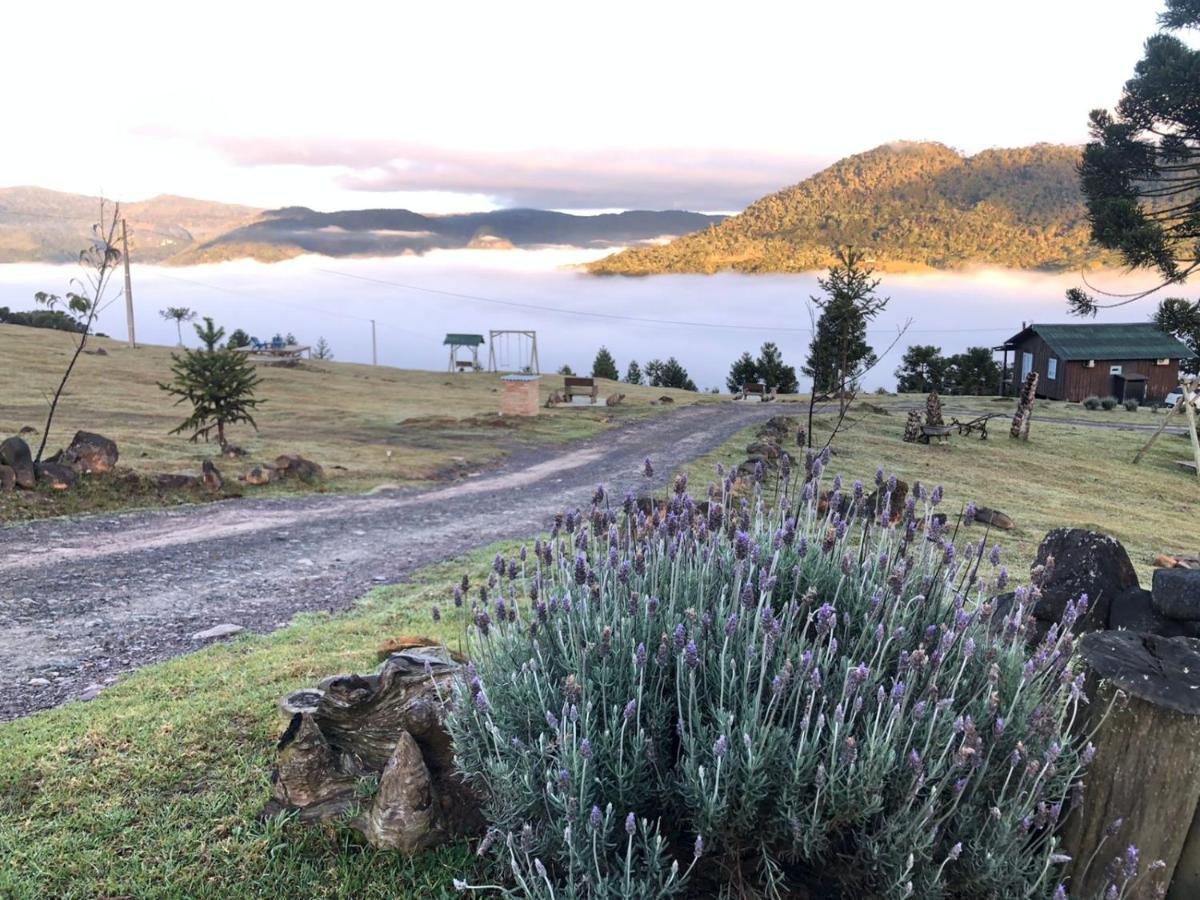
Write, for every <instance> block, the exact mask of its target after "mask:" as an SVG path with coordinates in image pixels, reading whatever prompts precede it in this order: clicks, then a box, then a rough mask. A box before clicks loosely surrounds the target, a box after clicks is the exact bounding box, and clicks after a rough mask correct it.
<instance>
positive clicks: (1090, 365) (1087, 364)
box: [1083, 359, 1096, 369]
mask: <svg viewBox="0 0 1200 900" xmlns="http://www.w3.org/2000/svg"><path fill="white" fill-rule="evenodd" d="M1083 365H1084V368H1088V369H1094V368H1096V361H1095V360H1094V359H1089V360H1088V361H1087V362H1085V363H1084V364H1083Z"/></svg>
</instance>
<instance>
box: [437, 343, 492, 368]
mask: <svg viewBox="0 0 1200 900" xmlns="http://www.w3.org/2000/svg"><path fill="white" fill-rule="evenodd" d="M482 343H483V335H482V334H448V335H446V339H445V340H444V341H442V346H443V347H449V348H450V368H449V369H447V371H448V372H462V371H464V370H466V369H470V370H471V371H473V372H478V371H480V369H482V368H483V366H481V365H480V363H479V345H480V344H482ZM460 347H465V348H466V349H467V350H469V351H470V352H471V358H470V359H459V358H458V349H459V348H460Z"/></svg>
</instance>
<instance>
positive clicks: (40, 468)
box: [34, 462, 79, 491]
mask: <svg viewBox="0 0 1200 900" xmlns="http://www.w3.org/2000/svg"><path fill="white" fill-rule="evenodd" d="M34 468H35V469H36V472H37V480H38V481H40V482H42V483H43V484H48V485H50V487H52V488H54V490H56V491H65V490H66V489H67V488H69V487H72V486H73V485H74V484H75V482H76V481H78V480H79V476H78V475H76V474H75V470H74V469H72V468H71V467H70V466H64V465H63V464H62V463H55V462H44V463H38V464H37V465H36V466H35V467H34Z"/></svg>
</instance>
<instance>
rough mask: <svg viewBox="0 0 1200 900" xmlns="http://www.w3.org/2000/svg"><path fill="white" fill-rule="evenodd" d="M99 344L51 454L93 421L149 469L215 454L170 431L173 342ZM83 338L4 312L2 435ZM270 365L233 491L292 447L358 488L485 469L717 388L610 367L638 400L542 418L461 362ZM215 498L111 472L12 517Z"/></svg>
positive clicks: (193, 468) (23, 420)
mask: <svg viewBox="0 0 1200 900" xmlns="http://www.w3.org/2000/svg"><path fill="white" fill-rule="evenodd" d="M89 344H91V342H89ZM94 347H96V348H103V349H104V350H105V352H106V354H107V355H105V356H98V355H90V354H85V355H83V356H81V357H80V358H79V362H78V364H77V366H76V369H75V372H74V374H73V375H72V378H71V381H70V383H69V384H68V387H67V392H66V394H65V395H64V397H63V399H62V402H61V403H60V404H59V409H58V413H57V415H56V417H55V421H54V426H53V430H52V433H51V435H50V440H49V442H48V443H47V447H46V452H47V454H50V453H53V452H54V451H55V450H57V449H58V448H60V447H63V446H66V444H68V443H69V442H70V440H71V437H72V435H74V433H75V432H76V431H77V430H80V429H82V430H86V431H95V432H99V433H100V434H103V435H105V436H107V437H110V438H112V439H113V440H115V441H116V442H117V444H118V446H119V448H120V452H121V465H122V466H124V467H129V468H132V469H134V470H136V471H137V472H138V473H142V474H156V473H160V472H185V473H191V474H198V473H199V471H200V464H201V462H202V461H203V460H205V459H209V458H214V457H216V456H217V448H216V446H215V445H213V444H204V443H200V444H193V443H190V442H189V441H188V440H187V439H186V438H185V437H183V436H180V435H171V434H168V432H169V431H170V430H171V429H172V428H174V427H175V426H176V425H177V424H178V423H179V422H180V421H182V419H183V418H184V415H183V412H182V410H181V409H180V408H179V407H177V406H175V405H174V404H173V401H172V400H171V398H170V397H169V396H168V395H167V394H166V393H164V392H163V391H161V390H160V389H159V388H158V386H157V384H158V382H160V381H165V380H168V379H169V378H170V371H169V367H170V355H171V353H172V352H173V350H172V348H170V347H158V346H144V347H140V348H138V349H137V350H130V349H128V348H127V347H126V346H125V345H124V344H123V343H121V342H119V341H114V340H108V339H106V338H97V339H95V341H94ZM72 350H73V344H72V337H71V335H69V334H66V333H64V332H59V331H49V330H46V329H37V328H24V327H20V326H16V325H0V360H3V361H4V365H2V366H0V398H3V402H2V403H0V439H2V438H4V437H6V436H8V435H10V434H15V433H16V432H17V431H18V430H19V429H20V428H21V427H23V426H26V425H28V426H31V427H34V428H37V429H41V428H42V426H43V423H44V422H45V419H46V409H47V404H48V399H49V397H50V396H51V395H52V394H53V392H54V389H55V387H56V385H57V384H58V380H59V379H60V378H61V376H62V372H63V369H64V368H65V366H66V363H67V360H68V356H69V354H70V353H71V352H72ZM260 374H261V375H262V385H261V387H260V388H259V391H258V395H259V396H260V397H262V398H263V399H265V400H266V403H265V404H264V405H263V406H262V407H260V409H259V411H258V412H256V414H255V418H256V420H257V422H258V425H259V430H258V431H257V432H256V431H254V430H253V429H251V428H250V427H249V426H238V427H235V428H233V429H232V430H231V432H230V435H229V438H230V441H231V442H232V443H234V444H237V445H239V446H241V447H242V448H243V449H245V450H246V451H248V453H249V456H247V457H244V458H242V459H239V460H223V459H217V461H216V462H217V466H218V468H219V469H220V470H221V472H222V474H223V475H224V476H225V478H226V481H227V482H228V483H229V485H230V489H231V491H234V492H236V491H237V490H240V486H239V484H238V482H237V480H236V476H237V475H239V474H242V473H244V472H245V471H247V470H248V469H250V468H251V466H252V465H254V464H255V463H256V462H264V461H268V460H271V459H274V458H275V457H276V456H278V455H279V454H281V453H299V454H301V455H302V456H306V457H308V458H309V459H312V460H314V461H316V462H318V463H320V464H321V465H322V466H323V467H324V469H325V473H326V476H327V479H328V480H327V483H326V484H325V485H324V486H323V489H327V490H334V491H357V490H365V489H368V488H371V487H374V486H375V485H378V484H381V483H386V482H400V483H404V482H421V481H429V480H432V479H437V478H440V477H443V476H445V475H447V474H449V473H454V472H460V471H463V470H468V471H469V470H473V469H476V468H478V467H479V466H482V465H486V464H487V463H489V462H492V461H494V460H496V459H499V458H501V457H503V456H504V455H506V454H507V453H509V452H510V451H511V450H512V449H513V448H514V447H520V446H527V445H532V444H555V443H562V442H565V441H571V440H578V439H580V438H586V437H590V436H592V435H595V434H599V433H600V432H602V431H604V430H605V429H607V428H610V427H612V426H613V425H616V424H620V423H621V422H623V421H628V420H630V419H636V418H638V417H641V416H646V415H651V414H653V413H655V412H660V411H662V410H664V409H668V408H670V407H668V406H657V405H655V406H652V405H651V401H652V400H655V399H656V398H658V397H660V396H663V395H668V396H670V397H672V398H673V399H674V401H675V403H676V404H689V403H698V402H710V401H711V400H713V399H714V398H713V397H712V396H711V395H706V394H699V393H694V392H689V391H676V390H670V389H666V388H651V387H644V386H632V385H627V384H617V383H615V382H609V381H604V380H600V382H599V385H600V394H601V396H607V395H609V394H612V393H624V394H626V395H627V399H626V401H625V402H624V403H623V404H622V405H620V406H617V407H612V408H609V407H595V408H576V409H565V408H556V409H549V410H548V409H542V410H541V412H540V415H538V416H537V417H536V418H511V417H509V418H501V417H500V416H499V415H498V410H499V396H500V395H499V387H500V376H498V375H490V374H486V373H471V374H462V375H451V374H447V373H445V372H425V371H415V370H408V369H393V368H389V367H386V366H379V367H373V366H366V365H357V364H354V363H342V362H321V361H315V360H314V361H311V362H307V361H306V362H304V363H303V364H301V365H300V366H297V367H294V368H281V367H276V366H266V367H261V368H260ZM561 388H562V379H561V378H560V377H558V376H554V375H546V376H544V377H543V378H542V382H541V394H542V400H543V401H544V400H545V399H546V398H547V397H549V395H550V393H551V392H552V391H554V390H556V389H561ZM40 439H41V438H40V435H37V436H34V438H33V439H32V440H31V444H32V446H33V449H34V451H35V452H36V449H37V442H38V441H40ZM388 451H391V454H392V455H391V457H390V458H389V456H388ZM245 490H246V492H247V493H254V494H256V495H260V494H271V493H279V492H282V491H295V490H311V488H307V487H305V486H302V485H296V484H295V483H294V482H293V483H288V484H286V485H284V486H282V487H268V488H246V489H245ZM203 499H206V497H205V496H204V495H203V494H202V493H199V492H189V493H185V494H184V495H183V496H182V497H181V496H178V495H167V494H164V493H163V492H161V491H157V490H153V489H150V488H146V487H143V488H135V489H127V488H126V486H124V485H122V484H120V483H113V482H110V483H108V484H106V485H101V486H99V487H95V488H93V489H91V490H90V491H88V490H83V491H80V490H74V491H69V492H53V491H38V492H33V493H24V492H19V493H15V494H14V493H9V494H0V523H3V522H6V521H10V522H11V521H18V520H21V519H29V518H40V517H44V516H52V515H64V514H74V513H79V512H88V511H99V510H111V509H118V508H129V507H138V506H162V505H169V504H171V503H174V502H181V501H182V502H195V501H197V500H203Z"/></svg>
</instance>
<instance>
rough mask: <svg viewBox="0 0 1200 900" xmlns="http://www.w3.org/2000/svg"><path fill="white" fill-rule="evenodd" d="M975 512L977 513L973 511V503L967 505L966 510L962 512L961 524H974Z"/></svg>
mask: <svg viewBox="0 0 1200 900" xmlns="http://www.w3.org/2000/svg"><path fill="white" fill-rule="evenodd" d="M976 512H977V510H976V509H975V504H974V503H968V504H967V508H966V510H965V511H964V512H963V524H964V525H973V524H975V514H976Z"/></svg>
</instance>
